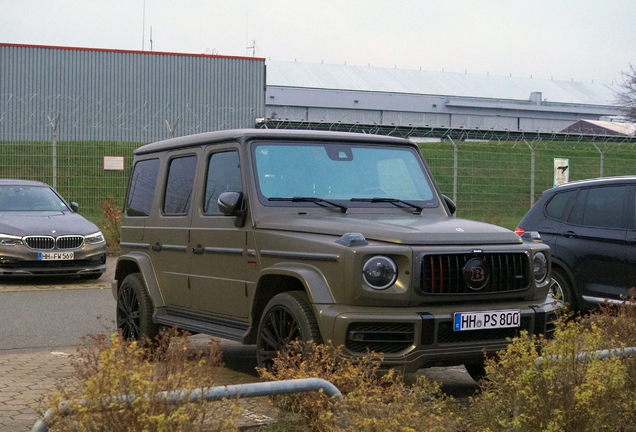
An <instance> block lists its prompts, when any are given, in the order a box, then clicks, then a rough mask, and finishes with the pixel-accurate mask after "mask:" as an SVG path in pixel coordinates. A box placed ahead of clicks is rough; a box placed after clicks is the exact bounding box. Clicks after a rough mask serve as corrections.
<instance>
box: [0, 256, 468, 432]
mask: <svg viewBox="0 0 636 432" xmlns="http://www.w3.org/2000/svg"><path fill="white" fill-rule="evenodd" d="M115 261H116V258H115V257H109V258H108V260H107V268H108V270H107V272H106V273H105V274H104V275H103V276H102V277H101V278H100V279H98V280H94V281H85V280H80V279H77V278H65V279H47V278H29V279H25V278H10V279H3V280H0V293H6V292H17V291H38V290H40V291H41V290H103V289H110V280H112V278H113V274H114V271H113V268H114V264H115ZM0 295H1V294H0ZM25 319H28V317H25ZM3 327H4V326H1V325H0V329H2V328H3ZM3 331H4V330H3ZM0 334H2V333H0ZM4 336H5V337H6V336H7V335H4ZM3 339H4V337H3ZM208 340H209V337H207V336H205V335H197V336H194V337H193V346H192V349H197V347H199V346H202V345H205V344H206V343H207V341H208ZM221 348H222V351H223V355H224V362H225V364H226V366H227V368H228V369H229V370H230V372H231V373H233V374H235V375H234V376H236V377H238V378H237V379H240V382H249V381H251V380H253V381H256V380H257V379H258V378H257V377H256V375H255V373H254V367H255V366H256V357H255V349H254V347H249V346H242V345H240V344H238V343H236V342H231V341H226V340H222V341H221ZM74 352H75V347H74V346H62V347H59V346H57V347H45V348H42V347H40V348H28V349H0V432H19V431H29V430H31V428H32V426H33V424H34V423H35V421H36V420H37V418H38V416H37V414H36V412H35V411H34V410H33V406H35V405H37V403H36V400H37V398H38V397H39V396H40V395H42V394H47V393H49V392H50V391H52V390H53V389H54V388H55V384H56V383H57V382H58V381H59V380H60V379H63V378H66V377H69V376H70V375H71V374H72V368H71V366H70V363H69V359H68V356H69V355H71V354H73V353H74ZM418 374H422V375H425V376H427V377H428V378H430V379H433V380H436V381H439V382H441V383H442V387H443V389H444V391H446V392H447V393H448V394H450V395H452V396H454V397H456V398H466V397H468V396H470V395H472V394H474V393H475V391H476V390H477V386H476V384H475V382H474V381H473V380H472V379H471V378H470V376H469V375H468V373H467V372H466V371H465V369H464V368H463V366H459V367H449V368H431V369H425V370H422V371H420V372H418ZM414 378H415V375H413V376H410V377H407V379H414ZM242 404H243V408H244V409H245V412H244V416H243V419H242V424H244V425H254V424H260V423H268V422H271V421H273V418H274V417H275V416H276V411H275V410H274V409H273V408H272V407H271V406H270V405H269V404H268V403H267V400H266V398H255V399H244V400H242Z"/></svg>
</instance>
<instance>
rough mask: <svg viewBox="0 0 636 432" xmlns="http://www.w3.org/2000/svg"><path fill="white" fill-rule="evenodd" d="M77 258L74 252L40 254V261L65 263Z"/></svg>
mask: <svg viewBox="0 0 636 432" xmlns="http://www.w3.org/2000/svg"><path fill="white" fill-rule="evenodd" d="M74 258H75V254H74V252H57V253H52V252H40V253H38V259H39V260H40V261H65V260H72V259H74Z"/></svg>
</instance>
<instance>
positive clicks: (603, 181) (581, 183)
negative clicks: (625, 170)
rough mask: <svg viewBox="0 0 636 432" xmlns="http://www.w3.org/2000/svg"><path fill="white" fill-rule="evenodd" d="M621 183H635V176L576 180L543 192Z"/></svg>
mask: <svg viewBox="0 0 636 432" xmlns="http://www.w3.org/2000/svg"><path fill="white" fill-rule="evenodd" d="M623 183H636V176H633V175H632V176H616V177H601V178H593V179H585V180H576V181H572V182H568V183H564V184H562V185H559V186H557V187H555V188H552V189H548V190H546V191H545V192H550V193H552V192H557V191H561V190H567V189H574V188H580V187H587V186H607V185H613V184H623Z"/></svg>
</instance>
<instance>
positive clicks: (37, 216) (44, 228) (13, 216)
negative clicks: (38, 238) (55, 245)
mask: <svg viewBox="0 0 636 432" xmlns="http://www.w3.org/2000/svg"><path fill="white" fill-rule="evenodd" d="M97 231H99V228H97V226H96V225H95V224H94V223H92V222H89V221H87V220H86V219H84V218H83V217H82V216H80V215H79V214H77V213H64V212H15V213H14V212H5V213H0V234H9V235H15V236H21V237H22V236H29V235H47V236H53V237H58V236H62V235H73V234H79V235H88V234H93V233H95V232H97Z"/></svg>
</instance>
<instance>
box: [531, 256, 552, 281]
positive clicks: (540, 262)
mask: <svg viewBox="0 0 636 432" xmlns="http://www.w3.org/2000/svg"><path fill="white" fill-rule="evenodd" d="M532 271H533V273H534V280H535V281H537V283H539V284H540V283H543V282H544V281H545V278H546V276H547V275H548V259H547V258H546V256H545V254H544V253H543V252H537V253H536V254H534V259H533V260H532Z"/></svg>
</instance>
